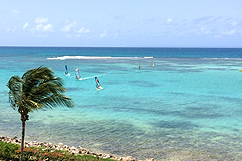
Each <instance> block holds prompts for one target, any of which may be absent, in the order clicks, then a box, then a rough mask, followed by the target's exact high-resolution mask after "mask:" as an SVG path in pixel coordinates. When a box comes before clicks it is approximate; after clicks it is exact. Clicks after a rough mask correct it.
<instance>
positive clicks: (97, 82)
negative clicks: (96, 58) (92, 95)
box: [95, 77, 103, 89]
mask: <svg viewBox="0 0 242 161" xmlns="http://www.w3.org/2000/svg"><path fill="white" fill-rule="evenodd" d="M95 82H96V87H97V89H103V88H102V87H101V84H100V82H99V80H98V79H97V77H95Z"/></svg>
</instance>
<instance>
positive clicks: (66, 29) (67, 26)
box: [61, 21, 76, 32]
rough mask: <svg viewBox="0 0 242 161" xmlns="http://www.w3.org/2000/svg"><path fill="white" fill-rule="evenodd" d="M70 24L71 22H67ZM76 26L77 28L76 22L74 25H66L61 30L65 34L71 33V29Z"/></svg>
mask: <svg viewBox="0 0 242 161" xmlns="http://www.w3.org/2000/svg"><path fill="white" fill-rule="evenodd" d="M68 22H69V21H66V23H68ZM74 26H76V21H74V22H72V23H70V24H67V25H65V26H64V27H63V28H62V29H61V31H63V32H69V31H70V30H71V28H72V27H74Z"/></svg>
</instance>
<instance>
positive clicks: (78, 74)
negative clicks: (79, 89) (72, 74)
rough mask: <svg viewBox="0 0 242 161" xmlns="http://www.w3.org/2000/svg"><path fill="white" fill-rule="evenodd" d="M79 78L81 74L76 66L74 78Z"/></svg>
mask: <svg viewBox="0 0 242 161" xmlns="http://www.w3.org/2000/svg"><path fill="white" fill-rule="evenodd" d="M80 78H81V75H80V73H79V69H78V68H76V79H80Z"/></svg>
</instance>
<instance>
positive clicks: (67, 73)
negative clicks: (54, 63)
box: [65, 65, 70, 75]
mask: <svg viewBox="0 0 242 161" xmlns="http://www.w3.org/2000/svg"><path fill="white" fill-rule="evenodd" d="M65 68H66V71H65V74H66V75H70V74H69V72H68V69H67V65H65Z"/></svg>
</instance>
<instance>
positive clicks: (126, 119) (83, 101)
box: [0, 47, 242, 160]
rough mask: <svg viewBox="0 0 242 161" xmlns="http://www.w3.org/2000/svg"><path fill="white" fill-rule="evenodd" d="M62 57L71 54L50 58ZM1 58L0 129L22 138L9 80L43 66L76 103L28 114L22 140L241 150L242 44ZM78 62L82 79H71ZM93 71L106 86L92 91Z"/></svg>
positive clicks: (29, 51)
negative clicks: (80, 57)
mask: <svg viewBox="0 0 242 161" xmlns="http://www.w3.org/2000/svg"><path fill="white" fill-rule="evenodd" d="M27 56H29V57H27ZM63 56H69V57H67V58H69V59H65V60H58V59H47V58H57V57H61V58H63ZM75 56H93V57H91V58H89V57H84V58H82V59H76V57H75ZM103 56H111V58H108V59H100V58H101V57H103ZM0 57H1V61H0V70H1V72H0V81H1V84H2V86H1V87H0V95H1V98H2V99H1V100H0V104H1V105H0V119H1V122H0V135H6V136H15V135H17V136H18V137H20V136H21V122H20V120H19V118H20V116H19V114H18V113H17V112H16V111H14V110H13V109H12V108H11V107H10V106H9V103H8V89H7V87H6V86H5V85H6V84H7V82H8V80H9V79H10V77H11V76H13V75H19V76H22V74H23V73H24V72H26V71H27V70H28V69H30V68H34V67H38V66H41V65H43V66H47V67H50V68H51V69H52V70H53V71H54V72H55V74H56V76H59V77H61V78H62V79H63V80H64V83H65V87H66V88H67V90H68V92H66V95H68V96H70V97H71V98H73V100H74V103H75V108H73V109H69V108H65V107H58V108H55V109H54V110H43V111H38V112H34V113H31V114H30V120H29V121H28V122H27V125H26V127H27V129H26V140H36V141H50V142H54V143H58V142H63V143H64V144H67V145H73V146H76V147H77V146H82V147H85V148H88V149H90V150H91V151H98V152H106V153H110V154H114V155H118V156H120V155H124V156H127V155H132V156H134V157H135V158H138V159H145V158H150V157H153V158H155V159H158V160H159V159H163V158H164V157H166V158H169V157H170V158H171V156H170V155H176V154H175V152H176V153H177V154H179V155H188V154H187V153H186V154H185V153H181V152H182V151H186V152H189V153H193V154H199V155H204V156H205V155H206V156H207V155H208V154H209V155H210V154H213V155H214V157H215V158H220V159H221V158H222V159H224V158H226V159H228V158H229V159H231V160H238V158H240V157H241V155H242V147H241V145H240V141H241V139H242V126H241V122H242V108H241V107H242V99H241V98H242V94H241V84H242V73H241V72H239V69H242V59H240V57H242V49H189V48H187V49H173V48H11V47H8V48H0ZM151 57H153V58H151ZM152 60H154V62H155V66H154V67H152V65H151V61H152ZM139 64H141V69H140V70H139V68H138V67H139ZM64 65H68V70H69V73H70V74H71V75H70V76H65V74H64V72H65V68H64ZM75 68H79V71H80V74H81V77H82V78H85V79H83V80H76V78H75ZM95 76H97V77H98V78H99V81H100V83H101V85H102V87H103V90H96V87H95V80H94V77H95ZM201 153H202V154H201Z"/></svg>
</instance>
